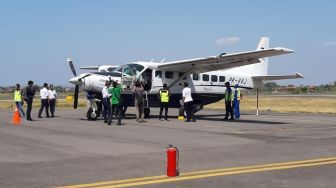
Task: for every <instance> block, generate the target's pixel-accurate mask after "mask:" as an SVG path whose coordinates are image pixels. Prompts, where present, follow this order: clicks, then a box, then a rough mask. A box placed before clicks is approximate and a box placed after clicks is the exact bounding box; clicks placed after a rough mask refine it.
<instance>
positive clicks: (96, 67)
mask: <svg viewBox="0 0 336 188" xmlns="http://www.w3.org/2000/svg"><path fill="white" fill-rule="evenodd" d="M98 68H99V66H85V67H79V69H84V70H98Z"/></svg>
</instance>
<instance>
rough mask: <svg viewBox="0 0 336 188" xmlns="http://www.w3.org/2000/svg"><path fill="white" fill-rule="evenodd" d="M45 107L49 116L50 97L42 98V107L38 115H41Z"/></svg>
mask: <svg viewBox="0 0 336 188" xmlns="http://www.w3.org/2000/svg"><path fill="white" fill-rule="evenodd" d="M44 108H45V110H46V116H47V117H49V103H48V99H41V108H40V111H39V113H38V117H41V114H42V112H43V109H44Z"/></svg>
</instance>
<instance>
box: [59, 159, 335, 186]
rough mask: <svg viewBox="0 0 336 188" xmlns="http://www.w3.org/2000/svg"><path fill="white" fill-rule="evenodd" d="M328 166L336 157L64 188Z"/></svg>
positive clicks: (146, 183) (121, 184) (155, 181)
mask: <svg viewBox="0 0 336 188" xmlns="http://www.w3.org/2000/svg"><path fill="white" fill-rule="evenodd" d="M327 164H336V157H331V158H322V159H313V160H303V161H293V162H283V163H272V164H264V165H254V166H243V167H233V168H224V169H216V170H204V171H197V172H189V173H183V174H181V175H180V176H178V177H170V178H169V177H167V176H165V175H161V176H151V177H144V178H134V179H125V180H117V181H107V182H98V183H90V184H81V185H72V186H65V187H62V188H85V187H100V188H120V187H132V186H139V185H149V184H158V183H167V182H177V181H185V180H192V179H201V178H208V177H216V176H227V175H235V174H244V173H255V172H265V171H273V170H285V169H292V168H302V167H310V166H320V165H327Z"/></svg>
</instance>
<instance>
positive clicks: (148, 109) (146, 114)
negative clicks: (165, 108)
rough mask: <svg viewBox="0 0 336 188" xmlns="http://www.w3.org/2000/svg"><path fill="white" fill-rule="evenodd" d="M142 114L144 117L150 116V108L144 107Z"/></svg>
mask: <svg viewBox="0 0 336 188" xmlns="http://www.w3.org/2000/svg"><path fill="white" fill-rule="evenodd" d="M144 116H145V118H149V116H150V108H145V109H144Z"/></svg>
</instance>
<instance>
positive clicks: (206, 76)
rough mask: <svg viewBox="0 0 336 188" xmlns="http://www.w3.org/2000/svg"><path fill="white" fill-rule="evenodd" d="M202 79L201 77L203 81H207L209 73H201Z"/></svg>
mask: <svg viewBox="0 0 336 188" xmlns="http://www.w3.org/2000/svg"><path fill="white" fill-rule="evenodd" d="M202 79H203V81H207V82H208V81H209V75H208V74H203V75H202Z"/></svg>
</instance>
